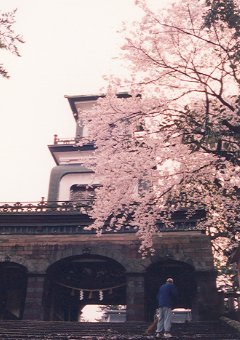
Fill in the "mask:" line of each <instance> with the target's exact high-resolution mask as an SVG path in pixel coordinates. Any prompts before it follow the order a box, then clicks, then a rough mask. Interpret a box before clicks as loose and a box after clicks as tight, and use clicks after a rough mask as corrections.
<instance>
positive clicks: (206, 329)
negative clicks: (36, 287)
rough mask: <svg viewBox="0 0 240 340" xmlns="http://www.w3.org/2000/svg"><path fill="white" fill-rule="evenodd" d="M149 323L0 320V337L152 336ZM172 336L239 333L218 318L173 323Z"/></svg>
mask: <svg viewBox="0 0 240 340" xmlns="http://www.w3.org/2000/svg"><path fill="white" fill-rule="evenodd" d="M148 326H149V323H144V322H125V323H107V322H105V323H97V322H91V323H90V322H81V323H78V322H61V321H0V340H22V339H29V340H38V339H44V340H52V339H55V340H79V339H85V340H105V339H106V340H118V339H119V340H125V339H126V340H127V339H129V340H130V339H132V340H134V339H135V340H137V339H139V340H140V339H143V340H144V339H155V336H154V335H145V334H144V333H145V330H146V329H147V327H148ZM172 334H173V336H174V337H173V339H188V340H191V339H198V340H201V339H204V340H230V339H232V340H239V339H240V335H239V333H236V331H235V330H234V329H233V328H231V327H230V326H228V325H226V324H224V323H222V322H220V321H219V322H199V323H194V322H191V323H188V324H173V327H172Z"/></svg>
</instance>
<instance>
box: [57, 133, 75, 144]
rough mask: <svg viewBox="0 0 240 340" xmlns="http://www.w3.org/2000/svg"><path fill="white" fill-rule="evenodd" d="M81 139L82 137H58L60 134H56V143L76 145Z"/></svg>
mask: <svg viewBox="0 0 240 340" xmlns="http://www.w3.org/2000/svg"><path fill="white" fill-rule="evenodd" d="M79 141H80V138H58V135H54V140H53V143H54V145H75V144H77V143H78V142H79Z"/></svg>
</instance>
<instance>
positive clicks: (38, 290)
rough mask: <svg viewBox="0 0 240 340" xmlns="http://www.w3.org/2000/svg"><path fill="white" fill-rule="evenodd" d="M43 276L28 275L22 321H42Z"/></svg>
mask: <svg viewBox="0 0 240 340" xmlns="http://www.w3.org/2000/svg"><path fill="white" fill-rule="evenodd" d="M44 279H45V275H31V274H30V275H29V276H28V284H27V294H26V301H25V308H24V313H23V320H43V305H42V298H43V288H44Z"/></svg>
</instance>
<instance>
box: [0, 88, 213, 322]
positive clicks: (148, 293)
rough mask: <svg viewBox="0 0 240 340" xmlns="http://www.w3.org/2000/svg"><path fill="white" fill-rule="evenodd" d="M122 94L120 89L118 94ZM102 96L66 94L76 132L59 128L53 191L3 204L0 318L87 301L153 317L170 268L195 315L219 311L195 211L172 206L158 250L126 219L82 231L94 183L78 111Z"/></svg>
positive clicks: (57, 312)
mask: <svg viewBox="0 0 240 340" xmlns="http://www.w3.org/2000/svg"><path fill="white" fill-rule="evenodd" d="M122 96H123V97H124V94H122ZM97 99H98V96H66V100H68V102H69V104H70V107H71V111H72V114H73V119H74V120H75V121H76V134H75V137H74V138H72V139H70V138H69V139H61V138H58V136H56V135H55V137H54V143H53V144H52V145H49V146H48V147H49V150H50V152H51V154H52V156H53V158H54V160H55V163H56V165H55V167H54V168H53V169H52V171H51V175H50V181H49V193H48V198H47V200H44V199H43V200H42V201H40V202H32V203H25V204H23V203H21V202H18V203H14V204H10V203H8V204H7V203H6V204H3V203H2V204H0V318H1V319H6V320H14V319H16V320H17V319H19V320H22V319H23V320H65V321H78V320H79V319H80V315H81V310H82V309H83V307H84V306H85V305H88V304H101V305H126V314H127V316H126V317H127V321H144V320H145V321H151V320H152V318H153V314H154V310H155V308H156V307H157V306H156V293H157V290H158V288H159V285H160V284H162V283H163V282H164V281H165V280H166V278H167V277H173V278H174V281H175V283H176V285H177V286H178V289H179V292H180V301H179V307H184V308H191V309H192V316H193V320H206V319H207V320H209V319H214V318H215V317H216V316H217V315H218V311H219V309H218V293H217V289H216V272H215V270H214V265H213V256H212V251H211V243H210V240H209V238H208V236H207V235H205V234H204V233H203V232H202V231H201V230H198V229H197V228H196V219H197V216H196V217H194V216H193V218H191V219H190V220H186V219H185V218H184V213H181V212H179V213H178V214H176V217H175V220H174V228H173V229H171V230H170V231H169V229H167V228H165V227H164V225H162V226H160V230H161V233H159V234H156V237H155V239H154V247H155V249H156V253H155V255H154V256H150V257H146V258H142V257H141V255H140V254H139V252H138V250H139V240H138V239H137V237H136V234H135V232H130V231H129V230H126V229H125V228H124V226H123V228H122V229H121V230H120V231H118V232H107V231H106V232H104V233H103V234H102V235H101V237H98V236H96V234H95V232H94V231H88V230H85V227H86V226H89V225H90V224H91V219H90V218H89V209H91V202H92V200H93V198H94V188H95V187H96V186H98V185H99V184H100V183H98V182H97V181H96V179H95V177H94V173H93V171H92V170H91V169H88V168H87V167H86V166H85V165H84V162H85V160H86V159H87V157H89V156H90V155H91V153H92V152H93V150H94V145H93V144H87V145H83V146H78V145H77V142H78V141H79V138H81V137H82V136H83V134H84V133H85V132H84V127H83V126H80V125H78V124H77V122H78V120H79V116H80V115H81V110H83V109H85V108H88V107H90V106H91V105H93V104H94V103H95V102H96V100H97Z"/></svg>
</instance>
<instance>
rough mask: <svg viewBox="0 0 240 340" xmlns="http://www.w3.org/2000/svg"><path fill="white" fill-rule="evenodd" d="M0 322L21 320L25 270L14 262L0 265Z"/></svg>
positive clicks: (24, 293)
mask: <svg viewBox="0 0 240 340" xmlns="http://www.w3.org/2000/svg"><path fill="white" fill-rule="evenodd" d="M0 278H1V280H0V320H21V319H22V317H23V309H24V302H25V297H26V288H27V269H26V268H25V267H24V266H22V265H20V264H18V263H15V262H10V261H6V262H1V263H0Z"/></svg>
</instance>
